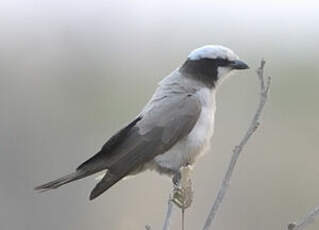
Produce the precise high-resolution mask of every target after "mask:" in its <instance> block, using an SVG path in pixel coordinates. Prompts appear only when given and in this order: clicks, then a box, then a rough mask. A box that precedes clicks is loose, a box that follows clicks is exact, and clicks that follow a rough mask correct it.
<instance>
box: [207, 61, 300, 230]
mask: <svg viewBox="0 0 319 230" xmlns="http://www.w3.org/2000/svg"><path fill="white" fill-rule="evenodd" d="M265 63H266V62H265V61H264V60H261V64H260V67H259V68H258V70H257V75H258V78H259V80H260V101H259V105H258V108H257V111H256V113H255V115H254V117H253V119H252V121H251V124H250V126H249V129H248V130H247V132H246V134H245V136H244V137H243V139H242V140H241V142H240V144H239V145H237V146H235V148H234V150H233V155H232V158H231V160H230V162H229V166H228V169H227V172H226V174H225V177H224V179H223V181H222V184H221V186H220V188H219V191H218V194H217V197H216V200H215V201H214V203H213V205H212V207H211V209H210V211H209V214H208V217H207V219H206V222H205V225H204V227H203V230H208V229H209V228H210V226H211V224H212V222H213V220H214V218H215V216H216V214H217V211H218V208H219V206H220V204H221V203H222V202H223V200H224V196H225V194H226V192H227V189H228V186H229V184H230V180H231V177H232V174H233V171H234V168H235V165H236V162H237V160H238V157H239V155H240V153H241V151H242V149H243V147H244V146H245V144H246V143H247V142H248V140H249V138H250V137H251V135H252V134H253V133H254V132H255V131H256V129H257V128H258V126H259V118H260V115H261V112H262V110H263V108H264V105H265V103H266V101H267V97H268V92H269V87H270V81H271V78H270V77H268V78H267V81H266V85H265V80H264V66H265ZM294 230H295V229H294Z"/></svg>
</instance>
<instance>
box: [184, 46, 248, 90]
mask: <svg viewBox="0 0 319 230" xmlns="http://www.w3.org/2000/svg"><path fill="white" fill-rule="evenodd" d="M248 68H249V67H248V65H247V64H246V63H245V62H243V61H241V60H240V59H239V57H238V56H237V55H236V54H235V53H234V52H233V51H232V50H231V49H229V48H227V47H224V46H220V45H207V46H203V47H200V48H198V49H195V50H193V51H192V52H191V53H190V54H189V55H188V57H187V60H186V61H185V63H184V64H183V65H182V67H181V68H180V71H181V72H182V73H183V74H185V76H188V77H191V78H194V79H196V80H199V81H202V82H203V83H204V84H205V85H207V86H208V87H210V88H212V87H215V86H216V85H218V84H219V83H221V82H222V81H223V80H224V79H225V78H226V77H227V76H229V74H230V73H231V72H232V71H233V70H243V69H248Z"/></svg>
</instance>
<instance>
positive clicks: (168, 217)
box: [163, 195, 173, 230]
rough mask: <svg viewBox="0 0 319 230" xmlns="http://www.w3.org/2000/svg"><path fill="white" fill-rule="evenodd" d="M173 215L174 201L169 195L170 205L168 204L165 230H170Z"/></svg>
mask: <svg viewBox="0 0 319 230" xmlns="http://www.w3.org/2000/svg"><path fill="white" fill-rule="evenodd" d="M172 213H173V201H172V197H171V195H169V198H168V204H167V212H166V217H165V221H164V225H163V230H169V225H170V222H171V216H172Z"/></svg>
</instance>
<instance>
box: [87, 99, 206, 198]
mask: <svg viewBox="0 0 319 230" xmlns="http://www.w3.org/2000/svg"><path fill="white" fill-rule="evenodd" d="M149 107H150V108H149V109H147V110H146V111H145V113H142V114H141V116H140V119H139V120H138V121H136V123H135V124H134V126H133V127H130V129H129V130H127V132H125V135H124V136H125V138H124V139H122V140H121V141H117V142H118V143H117V144H116V145H115V146H113V149H111V151H110V152H109V154H103V155H100V156H99V157H98V158H99V162H100V163H99V164H104V165H107V168H108V172H107V173H106V174H105V176H104V178H103V179H102V180H101V181H100V182H99V183H98V184H97V185H96V187H95V188H94V189H93V190H92V192H91V194H90V199H91V200H92V199H94V198H96V197H97V196H99V195H100V194H102V193H103V192H104V191H106V190H107V189H108V188H110V187H111V186H112V185H114V184H115V183H116V182H118V181H119V180H120V179H121V178H123V177H125V176H126V175H127V174H129V173H130V172H131V171H133V170H134V169H136V168H138V167H139V166H140V165H142V164H144V163H146V162H148V161H150V160H152V159H153V158H154V157H155V156H157V155H159V154H162V153H164V152H166V151H167V150H168V149H170V148H171V147H172V146H173V145H174V144H175V143H176V142H177V141H178V140H180V139H181V138H183V137H184V136H186V135H187V134H188V133H189V132H190V131H191V130H192V128H193V127H194V125H195V124H196V122H197V120H198V118H199V115H200V112H201V104H200V102H199V100H198V99H197V98H196V97H194V96H192V95H186V94H182V95H175V96H173V97H165V98H163V99H161V100H160V101H158V102H157V103H155V104H153V105H150V106H149ZM122 135H123V134H122ZM106 146H107V144H106ZM104 147H105V146H104ZM102 149H103V148H102ZM82 167H83V166H82Z"/></svg>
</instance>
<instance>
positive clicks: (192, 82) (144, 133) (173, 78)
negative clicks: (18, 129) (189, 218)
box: [36, 46, 239, 199]
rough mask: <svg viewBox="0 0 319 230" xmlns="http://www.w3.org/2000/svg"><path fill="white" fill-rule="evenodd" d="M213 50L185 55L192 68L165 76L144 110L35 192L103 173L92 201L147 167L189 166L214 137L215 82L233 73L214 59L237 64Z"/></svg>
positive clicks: (225, 51)
mask: <svg viewBox="0 0 319 230" xmlns="http://www.w3.org/2000/svg"><path fill="white" fill-rule="evenodd" d="M216 47H217V46H210V47H208V48H207V47H206V48H205V47H203V48H202V50H200V52H199V53H198V52H197V53H196V52H195V54H193V55H192V56H189V57H188V60H187V61H188V62H189V63H191V65H192V66H190V64H189V65H187V62H185V63H186V66H185V64H184V66H183V67H182V68H178V69H177V70H175V71H174V72H173V73H171V74H170V75H169V76H167V77H166V78H164V79H163V81H161V82H160V83H159V87H158V88H157V90H156V91H155V93H154V95H153V97H152V98H151V100H150V101H149V102H148V103H147V105H146V106H145V107H144V109H143V110H142V112H141V113H140V114H139V115H138V116H137V117H136V118H135V119H134V120H133V121H132V122H131V123H130V124H128V125H127V126H125V127H124V128H123V129H121V130H120V131H119V132H118V133H117V134H115V135H114V136H113V137H111V138H110V139H109V140H108V141H107V142H106V144H105V145H104V146H103V147H102V148H101V150H100V151H99V152H98V153H97V154H95V155H94V156H93V157H92V158H90V159H89V160H87V161H85V162H84V163H83V164H81V165H80V166H79V167H78V168H77V169H76V171H75V172H73V173H71V174H69V175H67V176H64V177H61V178H59V179H57V180H54V181H52V182H49V183H46V184H44V185H41V186H38V187H36V189H37V190H41V191H46V190H49V189H55V188H57V187H60V186H61V185H64V184H66V183H69V182H71V181H74V180H78V179H81V178H83V177H87V176H89V175H92V174H95V173H97V172H100V171H102V170H107V172H106V173H105V175H104V177H103V179H102V180H101V181H100V182H99V183H98V184H97V185H96V186H95V188H94V189H93V190H92V192H91V194H90V199H94V198H96V197H97V196H99V195H100V194H102V193H103V192H104V191H106V190H107V189H108V188H110V187H111V186H112V185H114V184H115V183H117V182H118V181H119V180H121V179H122V178H123V177H125V176H127V175H131V174H137V173H139V172H141V171H143V170H145V169H154V170H156V171H158V172H159V173H164V174H167V175H176V174H177V173H178V171H179V169H180V168H181V167H182V166H186V165H192V164H193V163H194V162H195V160H196V158H197V157H198V156H199V155H200V154H201V153H203V152H205V151H206V150H207V148H208V146H209V141H210V138H211V136H212V134H213V128H214V114H215V106H216V103H215V92H216V87H217V86H218V82H219V81H220V80H221V78H223V77H224V76H226V75H228V73H229V72H230V71H231V70H232V69H235V68H233V67H232V68H230V67H228V66H226V67H225V66H219V65H218V63H220V62H218V63H217V61H216V60H217V58H213V57H214V56H213V55H217V57H218V58H223V59H225V60H226V61H227V63H228V62H229V63H232V64H234V61H237V60H238V57H237V56H236V55H235V54H233V53H232V51H230V50H228V49H227V48H224V47H218V48H216ZM207 49H208V51H210V52H211V53H210V54H209V55H207V53H206V54H205V52H208V51H207ZM193 52H194V51H193ZM212 52H213V53H212ZM208 53H209V52H208ZM191 54H192V53H191ZM201 55H202V56H201ZM205 55H206V56H205ZM223 55H224V56H223ZM207 57H209V58H207ZM204 59H205V63H206V64H205V63H203V60H204ZM207 59H208V60H207ZM211 60H213V61H211ZM227 63H226V64H227ZM224 64H225V63H223V65H224ZM226 64H225V65H226ZM203 68H208V70H203ZM209 68H215V69H213V70H212V71H211V70H210V69H209ZM221 68H222V69H221ZM238 69H239V68H238ZM220 70H223V71H220ZM213 75H214V76H213Z"/></svg>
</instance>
